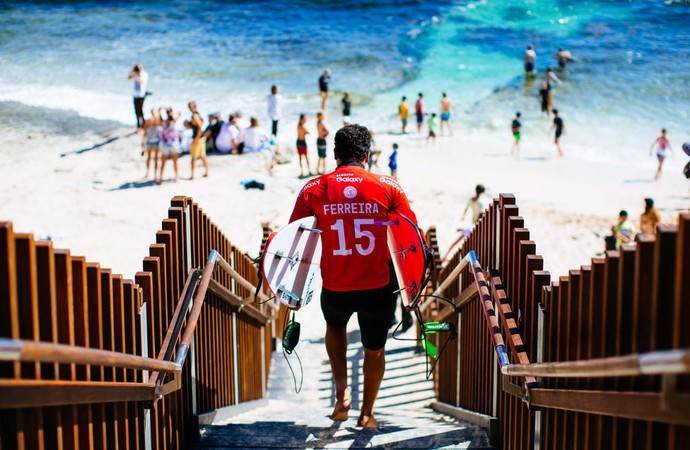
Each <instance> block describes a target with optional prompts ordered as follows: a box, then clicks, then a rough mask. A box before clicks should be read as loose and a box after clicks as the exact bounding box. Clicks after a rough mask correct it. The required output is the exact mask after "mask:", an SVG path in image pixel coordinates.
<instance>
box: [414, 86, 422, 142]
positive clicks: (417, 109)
mask: <svg viewBox="0 0 690 450" xmlns="http://www.w3.org/2000/svg"><path fill="white" fill-rule="evenodd" d="M414 114H415V116H417V133H421V132H422V125H423V124H424V94H422V93H421V92H420V93H419V94H417V101H416V102H415V104H414Z"/></svg>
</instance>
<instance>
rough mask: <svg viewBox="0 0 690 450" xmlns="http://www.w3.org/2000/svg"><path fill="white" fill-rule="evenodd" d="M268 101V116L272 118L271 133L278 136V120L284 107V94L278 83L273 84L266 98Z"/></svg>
mask: <svg viewBox="0 0 690 450" xmlns="http://www.w3.org/2000/svg"><path fill="white" fill-rule="evenodd" d="M266 100H267V102H268V117H270V118H271V134H272V135H273V136H274V137H278V120H280V114H281V112H282V109H283V96H282V95H280V94H279V93H278V85H277V84H274V85H273V86H271V93H270V94H269V95H268V97H267V98H266Z"/></svg>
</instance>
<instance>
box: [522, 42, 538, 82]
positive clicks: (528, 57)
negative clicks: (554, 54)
mask: <svg viewBox="0 0 690 450" xmlns="http://www.w3.org/2000/svg"><path fill="white" fill-rule="evenodd" d="M523 59H524V62H525V74H527V75H528V76H532V75H533V74H534V64H535V63H536V62H537V52H535V51H534V45H532V44H529V45H528V46H527V50H525V55H524V58H523Z"/></svg>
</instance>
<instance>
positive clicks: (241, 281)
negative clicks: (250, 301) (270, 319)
mask: <svg viewBox="0 0 690 450" xmlns="http://www.w3.org/2000/svg"><path fill="white" fill-rule="evenodd" d="M213 252H215V255H216V258H217V259H216V262H217V263H218V265H219V266H220V267H221V268H222V269H223V270H224V271H225V272H227V274H228V275H230V276H231V277H232V279H233V280H235V281H236V282H237V283H238V284H239V285H240V286H242V287H243V288H245V289H248V290H250V291H253V290H255V289H256V286H254V285H253V284H252V283H250V282H249V281H248V280H247V279H246V278H244V277H243V276H242V275H240V274H239V273H237V271H236V270H235V269H233V268H232V266H231V265H230V264H228V262H227V261H226V260H224V259H223V257H222V256H220V254H219V253H218V252H216V251H215V250H213V251H212V252H211V254H213ZM257 297H258V298H259V300H260V301H264V300H268V298H269V297H268V296H267V295H266V294H264V293H263V292H261V291H259V293H258V294H257ZM268 304H269V305H270V306H271V307H272V308H274V309H275V308H276V306H275V305H273V304H271V303H270V302H269V303H268Z"/></svg>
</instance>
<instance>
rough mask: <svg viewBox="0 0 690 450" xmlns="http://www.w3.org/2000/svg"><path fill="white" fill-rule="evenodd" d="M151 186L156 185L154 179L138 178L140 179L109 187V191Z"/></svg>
mask: <svg viewBox="0 0 690 450" xmlns="http://www.w3.org/2000/svg"><path fill="white" fill-rule="evenodd" d="M151 186H157V184H156V182H155V180H140V181H129V182H127V183H123V184H122V185H120V186H118V187H115V188H112V189H109V191H123V190H125V189H140V188H146V187H151Z"/></svg>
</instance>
